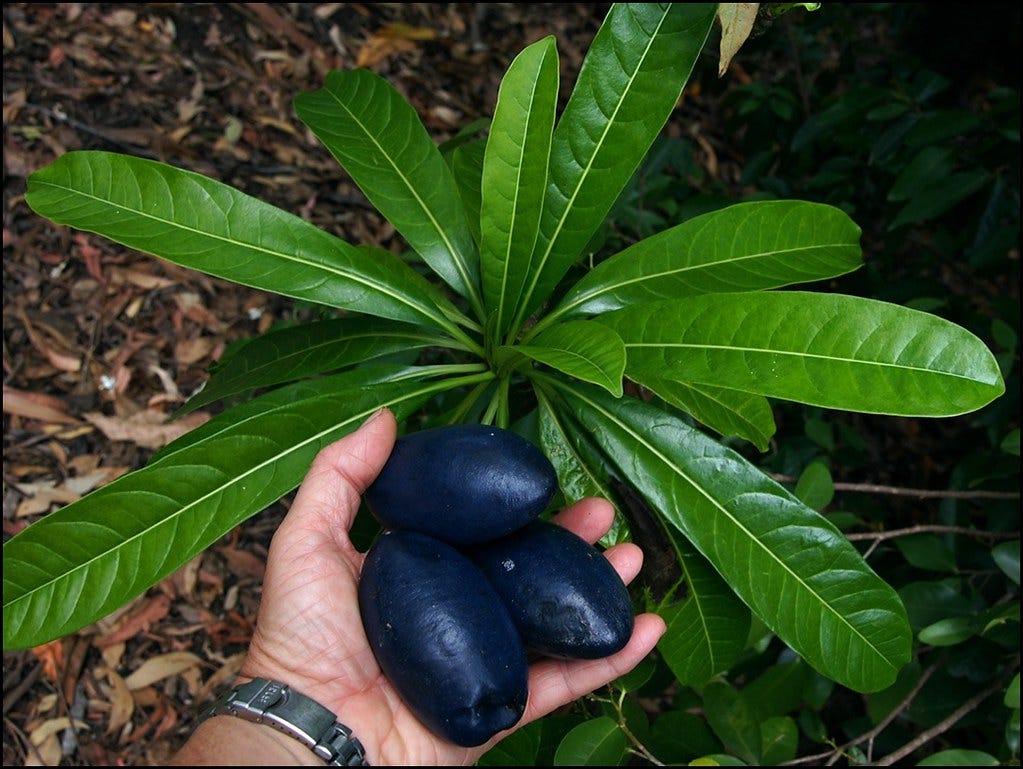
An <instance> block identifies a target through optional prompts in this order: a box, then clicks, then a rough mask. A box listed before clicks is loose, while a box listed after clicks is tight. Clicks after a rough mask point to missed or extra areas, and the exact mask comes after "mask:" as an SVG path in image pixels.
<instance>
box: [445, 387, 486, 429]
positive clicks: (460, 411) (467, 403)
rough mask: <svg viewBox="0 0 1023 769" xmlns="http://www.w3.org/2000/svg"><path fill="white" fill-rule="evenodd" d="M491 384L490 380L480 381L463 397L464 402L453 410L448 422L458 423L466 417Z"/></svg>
mask: <svg viewBox="0 0 1023 769" xmlns="http://www.w3.org/2000/svg"><path fill="white" fill-rule="evenodd" d="M489 386H490V380H489V379H488V380H487V381H485V382H480V383H479V384H477V385H476V386H475V387H474V388H473V389H472V391H471V392H470V393H469V394H468V395H466V396H465V398H463V399H462V402H461V403H459V404H458V407H457V408H456V409H455V410H454V412H452V414H451V418H450V419H449V420H448V424H451V425H457V424H460V423H461V422H462V420H464V419H465V415H466V414H468V413H469V411H470V410H471V409H472V407H473V405H474V404H475V403H476V401H478V400H479V398H480V396H481V395H482V394H483V392H484V391H485V390H486V389H487V387H489Z"/></svg>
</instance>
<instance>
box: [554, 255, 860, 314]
mask: <svg viewBox="0 0 1023 769" xmlns="http://www.w3.org/2000/svg"><path fill="white" fill-rule="evenodd" d="M822 248H855V246H850V245H849V244H848V243H824V244H816V245H812V246H799V247H796V248H779V249H775V250H772V251H760V252H758V253H755V254H747V255H745V256H737V257H731V258H728V259H721V260H718V261H714V262H705V263H703V264H691V265H686V266H684V267H678V268H675V269H671V270H664V271H662V272H647V273H643V274H642V275H639V276H637V277H635V278H629V279H627V280H620V281H618V282H616V283H612V284H609V285H606V286H604V287H595V288H594V289H593V290H591V291H588V292H585V293H583V294H580V295H579V296H578V297H577V298H575V299H573V300H572V301H571V302H569V303H567V304H566V305H565V306H564V307H563V308H562V309H560V310H559V311H558V315H559V316H562V315H564V314H565V313H568V312H571V311H572V310H573V309H575V308H576V307H578V306H579V305H582V304H585V303H586V302H589V301H592V300H593V299H595V298H596V297H599V296H602V295H603V294H607V293H610V292H612V291H617V290H619V289H621V288H626V287H628V286H631V285H633V284H635V283H644V282H646V281H649V280H654V279H656V278H664V277H668V276H675V275H681V274H682V273H685V272H692V271H697V270H710V269H714V268H717V267H721V266H732V265H735V264H739V263H741V262H744V261H747V260H749V259H765V258H769V257H775V256H778V257H784V256H789V255H792V254H798V253H800V252H802V251H815V250H818V249H822ZM820 279H822V278H801V279H798V282H800V283H804V282H807V281H808V280H820ZM552 314H553V313H552Z"/></svg>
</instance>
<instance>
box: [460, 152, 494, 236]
mask: <svg viewBox="0 0 1023 769" xmlns="http://www.w3.org/2000/svg"><path fill="white" fill-rule="evenodd" d="M486 151H487V142H486V140H485V139H477V140H476V141H471V142H468V143H467V144H462V145H459V146H458V147H456V148H455V150H454V152H452V153H451V173H452V174H454V176H455V185H456V186H457V187H458V195H459V197H460V198H461V200H462V207H463V208H464V209H465V216H466V218H467V219H468V221H469V232H471V233H472V237H473V240H475V241H476V242H477V243H479V242H481V241H482V240H483V233H482V231H481V229H480V209H481V208H482V207H483V193H482V188H483V158H484V156H485V155H486Z"/></svg>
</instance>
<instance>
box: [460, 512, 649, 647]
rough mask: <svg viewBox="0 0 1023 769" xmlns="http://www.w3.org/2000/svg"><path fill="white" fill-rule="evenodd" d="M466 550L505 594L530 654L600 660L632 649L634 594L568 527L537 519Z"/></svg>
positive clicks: (503, 597)
mask: <svg viewBox="0 0 1023 769" xmlns="http://www.w3.org/2000/svg"><path fill="white" fill-rule="evenodd" d="M464 552H465V553H466V554H467V555H468V556H469V557H470V558H471V559H472V561H473V562H474V563H475V564H476V565H477V566H478V567H479V569H480V571H482V572H483V574H484V575H485V576H486V577H487V579H488V580H489V581H490V583H491V584H492V585H493V586H494V588H495V590H496V591H497V593H498V595H499V596H501V600H502V601H503V602H504V605H505V606H506V607H507V609H508V611H509V613H510V614H511V617H512V620H513V621H514V622H515V625H516V627H517V628H518V630H519V633H520V634H521V636H522V640H523V643H524V644H525V646H526V648H527V649H528V650H530V651H534V652H538V653H540V654H543V655H545V656H548V657H561V658H567V659H598V658H600V657H606V656H608V655H610V654H614V653H615V652H617V651H620V650H621V649H622V648H623V647H624V646H625V644H626V643H628V640H629V637H630V636H631V635H632V628H633V624H634V623H635V616H634V614H633V609H632V600H631V598H630V596H629V592H628V588H626V586H625V583H624V582H622V579H621V577H619V576H618V572H617V571H615V569H614V567H613V566H612V565H611V563H610V562H609V561H608V560H607V559H606V558H605V557H604V555H603V553H601V552H600V551H599V550H598V549H597V548H596V547H594V546H593V545H591V544H590V543H589V542H587V541H586V540H584V539H582V538H580V537H579V536H577V535H576V534H574V533H572V532H571V531H569V530H568V529H565V528H563V527H561V526H558V525H557V524H554V523H550V522H548V521H544V520H536V521H532V522H531V523H529V524H527V525H526V526H525V527H523V528H522V529H519V530H517V531H515V532H512V533H511V534H509V535H507V536H505V537H503V538H501V539H499V540H496V541H493V542H488V543H485V544H481V545H476V546H473V547H470V548H465V549H464Z"/></svg>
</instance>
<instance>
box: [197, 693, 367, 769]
mask: <svg viewBox="0 0 1023 769" xmlns="http://www.w3.org/2000/svg"><path fill="white" fill-rule="evenodd" d="M216 715H230V716H237V717H238V718H241V719H244V720H245V721H251V722H253V723H258V724H267V725H268V726H270V727H272V728H274V729H276V730H277V731H279V732H283V733H284V734H287V735H288V736H290V737H294V738H295V739H297V740H298V741H299V742H301V743H302V744H304V745H305V746H306V747H308V748H309V749H310V750H312V751H313V753H315V754H316V755H317V756H319V757H320V758H321V759H323V760H324V761H325V762H326V763H327V765H328V766H369V763H368V762H367V761H366V754H365V749H364V748H363V747H362V743H361V742H359V740H358V739H356V738H355V737H353V736H352V730H351V729H349V728H348V727H347V726H345V725H344V724H342V723H340V722H339V721H338V720H337V718H336V716H335V715H334V713H333V712H332V711H331V710H329V709H328V708H325V707H324V706H323V705H321V704H320V703H318V702H316V700H314V699H311V698H310V697H307V696H305V695H304V694H299V693H298V692H296V691H295V690H294V689H291V688H290V687H289V686H288V685H287V684H282V683H280V682H279V681H268V680H267V679H265V678H255V679H253V680H251V681H249V682H247V683H244V684H241V685H239V686H236V687H234V688H233V689H231V690H229V691H227V692H225V693H224V694H223V695H221V696H220V697H219V698H217V700H216V701H215V702H214V703H213V704H212V705H210V707H208V708H207V709H206V710H205V711H203V713H202V714H201V716H200V718H199V723H202V722H203V721H205V720H206V719H207V718H210V717H211V716H216Z"/></svg>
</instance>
